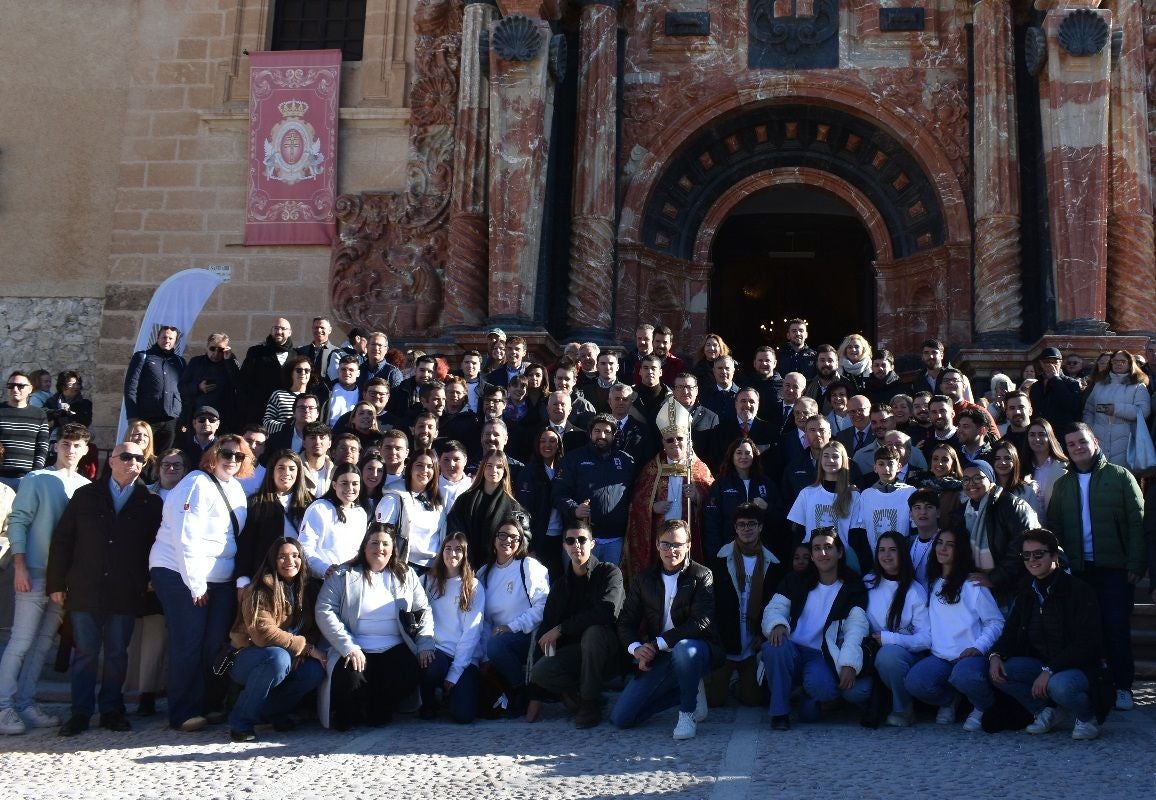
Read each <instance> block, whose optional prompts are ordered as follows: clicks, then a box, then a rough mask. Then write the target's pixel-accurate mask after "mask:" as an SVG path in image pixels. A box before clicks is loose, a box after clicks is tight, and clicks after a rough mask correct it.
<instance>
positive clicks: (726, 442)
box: [707, 389, 777, 470]
mask: <svg viewBox="0 0 1156 800" xmlns="http://www.w3.org/2000/svg"><path fill="white" fill-rule="evenodd" d="M743 436H745V437H747V438H749V439H753V440H754V442H755V444H757V445H758V447H759V454H760V455H761V456H762V458H763V464H764V465H765V464H768V463H770V461H772V460H773V459H774V456H775V454H774V452H773V449H772V448H773V447H774V445H775V444H777V442H776V439H777V437H776V436H775V431H774V428H773V427H772V426H771V424H770V423H769V422H767V421H766V420H765V419H761V418H760V417H759V393H758V392H757V391H755V390H754V389H742V390H740V391H739V393H738V394H737V395H735V400H734V405H733V406H732V408H731V413H729V414H727V415H725V416H720V417H719V423H718V427H717V428H715V429H714V437H713V441H712V442H711V448H710V456H709V458H708V459H707V465H708V466H709V467H710V468H711V469H712V470H715V469H717V468H718V466H719V464H721V463H722V461H723V459H724V458H725V457H726V451H727V448H728V447H730V444H731V442H733V441H734V440H735V439H738V438H739V437H743Z"/></svg>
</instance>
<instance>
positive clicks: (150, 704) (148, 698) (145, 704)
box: [136, 692, 157, 717]
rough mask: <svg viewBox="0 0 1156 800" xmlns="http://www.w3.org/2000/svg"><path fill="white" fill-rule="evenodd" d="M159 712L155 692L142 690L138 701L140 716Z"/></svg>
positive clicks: (137, 711)
mask: <svg viewBox="0 0 1156 800" xmlns="http://www.w3.org/2000/svg"><path fill="white" fill-rule="evenodd" d="M155 713H157V696H156V693H155V692H141V693H140V701H139V702H138V703H137V707H136V715H137V716H138V717H151V716H152V715H153V714H155Z"/></svg>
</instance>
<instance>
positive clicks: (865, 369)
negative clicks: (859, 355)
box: [839, 356, 871, 378]
mask: <svg viewBox="0 0 1156 800" xmlns="http://www.w3.org/2000/svg"><path fill="white" fill-rule="evenodd" d="M839 367H840V368H841V369H842V370H843V374H844V375H854V376H855V377H856V378H865V377H866V376H868V375H870V374H871V360H870V359H868V358H865V359H863V360H862V361H848V360H847V359H846V358H845V357H844V356H839Z"/></svg>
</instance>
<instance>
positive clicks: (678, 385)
mask: <svg viewBox="0 0 1156 800" xmlns="http://www.w3.org/2000/svg"><path fill="white" fill-rule="evenodd" d="M674 399H675V400H676V401H678V403H679V405H681V406H682V407H683V408H685V409H686V410H687V411H689V412H690V438H691V444H692V445H693V448H694V452H695V454H696V455H698V457H699V458H702V457H704V456H705V455H706V454H707V453H709V451H710V440H711V437H712V436H714V429H715V428H717V427H718V423H719V419H718V414H716V413H714V412H713V411H711V410H710V409H709V408H707V407H706V406H704V405H702V404H701V403H699V402H698V378H697V377H695V375H694V373H692V372H682V373H679V375H678V376H677V377H675V379H674Z"/></svg>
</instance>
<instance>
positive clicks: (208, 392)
mask: <svg viewBox="0 0 1156 800" xmlns="http://www.w3.org/2000/svg"><path fill="white" fill-rule="evenodd" d="M240 372H241V370H240V368H239V367H238V366H237V357H236V356H235V355H234V354H233V350H232V348H230V347H229V337H228V335H226V334H224V333H213V334H210V335H209V342H208V344H207V345H206V346H205V354H204V355H200V356H193V357H192V358H190V359H189V363H188V364H186V365H185V369H184V372H182V373H181V379H180V384H179V385H180V388H181V406H182V408H181V425H183V426H185V427H191V426H192V422H193V412H194V411H196V410H197V409H198V408H200V407H201V406H212V407H213V408H215V409H217V411H218V412H220V414H221V433H236V432H237V431H239V430H241V427H242V426H241V425H240V422H239V418H238V415H237V382H238V380H239V378H240ZM157 452H158V453H159V452H163V451H160V450H158V451H157Z"/></svg>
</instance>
